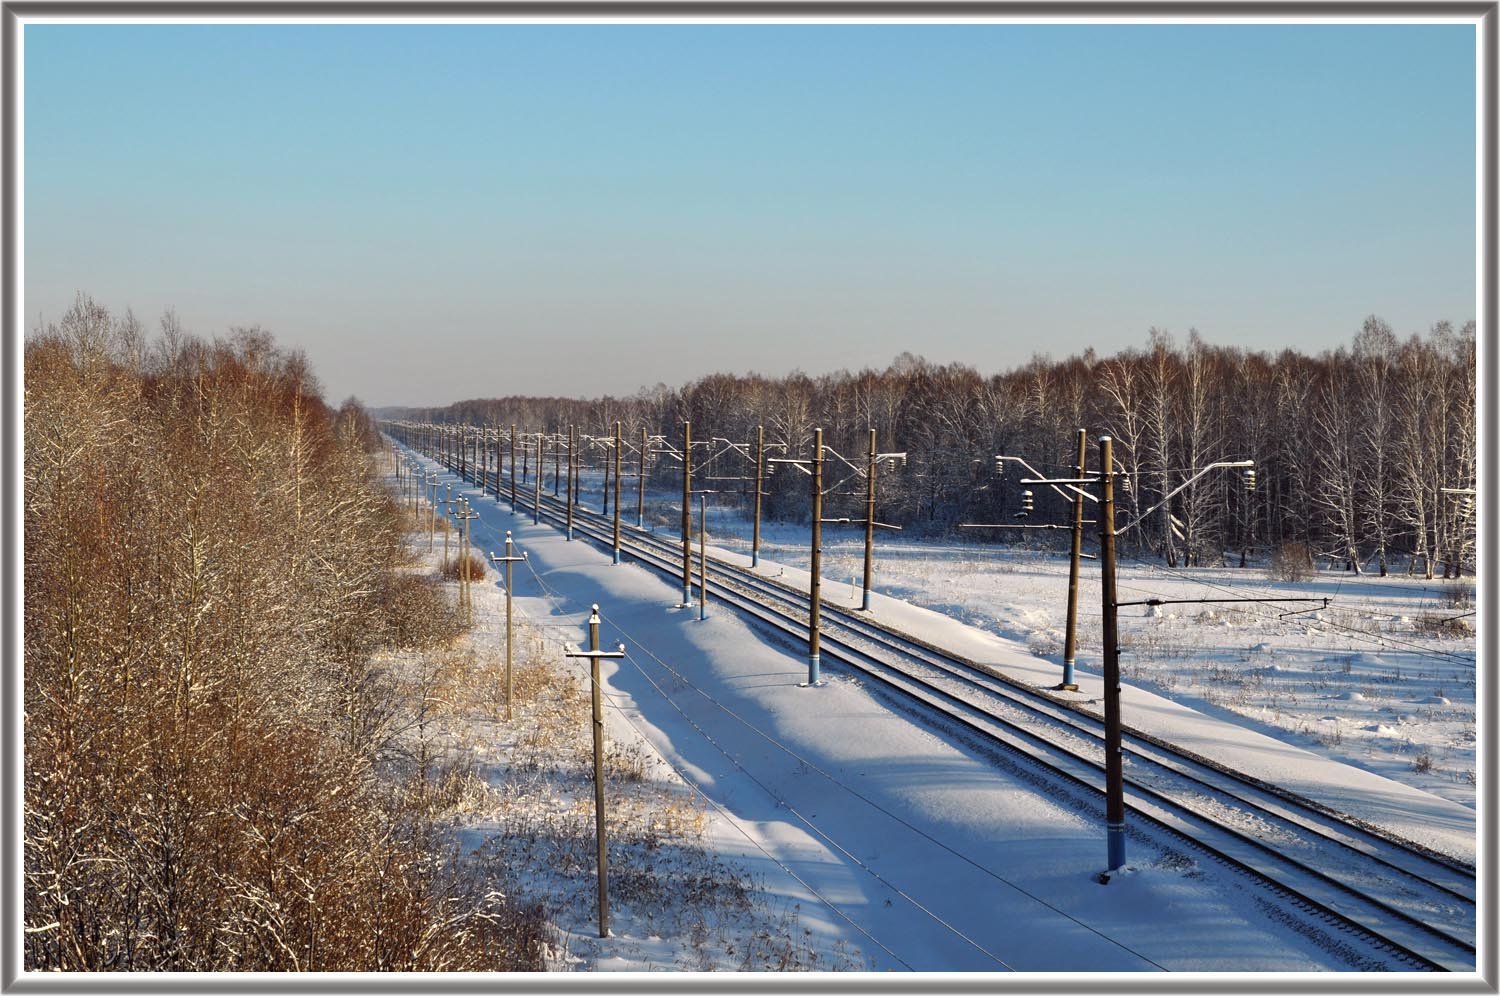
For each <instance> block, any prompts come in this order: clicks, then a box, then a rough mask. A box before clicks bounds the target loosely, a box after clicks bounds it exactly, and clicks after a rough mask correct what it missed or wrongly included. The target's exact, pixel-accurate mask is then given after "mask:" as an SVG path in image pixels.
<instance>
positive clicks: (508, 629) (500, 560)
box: [490, 529, 527, 720]
mask: <svg viewBox="0 0 1500 996" xmlns="http://www.w3.org/2000/svg"><path fill="white" fill-rule="evenodd" d="M526 556H527V555H526V554H524V553H523V554H521V555H520V556H519V557H517V556H515V555H513V554H512V552H511V539H510V530H508V529H507V530H506V531H505V556H503V557H497V556H495V555H494V554H493V553H492V554H490V562H491V563H495V564H504V565H505V718H506V719H507V720H508V719H510V718H511V699H512V698H513V696H512V695H511V691H512V688H513V686H512V685H511V677H510V675H511V671H510V662H511V644H512V636H513V633H514V630H513V628H512V624H511V614H510V599H511V592H512V591H513V588H512V585H511V565H512V564H514V563H515V562H516V561H518V560H525V559H526Z"/></svg>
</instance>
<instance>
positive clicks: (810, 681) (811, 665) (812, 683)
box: [802, 654, 823, 688]
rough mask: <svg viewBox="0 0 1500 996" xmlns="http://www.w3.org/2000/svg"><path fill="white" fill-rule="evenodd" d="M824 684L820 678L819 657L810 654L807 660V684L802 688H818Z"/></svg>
mask: <svg viewBox="0 0 1500 996" xmlns="http://www.w3.org/2000/svg"><path fill="white" fill-rule="evenodd" d="M822 684H823V682H822V680H821V679H820V677H819V671H818V655H817V654H810V655H808V658H807V684H805V685H803V686H802V687H803V688H817V687H819V686H820V685H822Z"/></svg>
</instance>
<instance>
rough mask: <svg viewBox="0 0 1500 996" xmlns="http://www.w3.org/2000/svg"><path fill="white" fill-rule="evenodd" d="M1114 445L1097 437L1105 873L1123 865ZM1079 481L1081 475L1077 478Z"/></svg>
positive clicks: (1106, 439)
mask: <svg viewBox="0 0 1500 996" xmlns="http://www.w3.org/2000/svg"><path fill="white" fill-rule="evenodd" d="M1114 466H1115V465H1114V453H1113V441H1112V440H1111V439H1110V437H1108V436H1101V437H1099V468H1100V469H1099V478H1100V481H1101V482H1102V494H1101V496H1100V501H1099V561H1100V567H1101V568H1102V571H1101V580H1102V582H1103V583H1102V584H1101V585H1100V587H1101V588H1102V589H1103V602H1104V604H1103V609H1104V783H1105V784H1104V828H1105V836H1106V838H1107V845H1108V851H1109V866H1108V870H1109V871H1114V870H1115V869H1116V868H1119V867H1121V866H1122V865H1124V864H1125V785H1124V756H1123V754H1122V753H1121V749H1120V619H1119V606H1118V605H1117V604H1116V603H1117V601H1118V597H1117V595H1116V591H1115V487H1114ZM1080 476H1082V475H1080Z"/></svg>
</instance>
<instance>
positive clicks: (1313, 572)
mask: <svg viewBox="0 0 1500 996" xmlns="http://www.w3.org/2000/svg"><path fill="white" fill-rule="evenodd" d="M1266 576H1267V577H1269V578H1270V579H1271V580H1272V581H1285V582H1288V583H1292V584H1295V583H1299V582H1302V581H1311V580H1312V579H1313V578H1314V577H1316V576H1317V566H1316V565H1315V564H1314V563H1313V556H1312V552H1311V551H1310V550H1308V548H1307V545H1306V544H1305V543H1295V542H1287V543H1283V544H1281V545H1280V546H1278V547H1277V548H1276V549H1275V550H1274V551H1272V553H1271V559H1270V561H1269V562H1268V563H1267V564H1266Z"/></svg>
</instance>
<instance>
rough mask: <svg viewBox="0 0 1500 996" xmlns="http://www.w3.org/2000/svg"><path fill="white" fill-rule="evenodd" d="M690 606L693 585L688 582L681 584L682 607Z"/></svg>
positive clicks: (691, 603) (691, 604) (687, 607)
mask: <svg viewBox="0 0 1500 996" xmlns="http://www.w3.org/2000/svg"><path fill="white" fill-rule="evenodd" d="M692 606H693V586H692V585H690V584H685V585H683V586H682V607H683V608H684V609H689V608H692Z"/></svg>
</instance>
